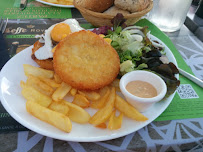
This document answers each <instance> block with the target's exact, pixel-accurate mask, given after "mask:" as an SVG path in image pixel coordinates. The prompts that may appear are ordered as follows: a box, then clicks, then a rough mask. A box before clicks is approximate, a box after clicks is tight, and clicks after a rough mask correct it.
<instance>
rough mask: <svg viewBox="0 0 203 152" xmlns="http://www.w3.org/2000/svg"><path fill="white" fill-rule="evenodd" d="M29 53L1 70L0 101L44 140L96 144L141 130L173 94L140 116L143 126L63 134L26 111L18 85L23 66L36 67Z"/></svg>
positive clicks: (83, 127)
mask: <svg viewBox="0 0 203 152" xmlns="http://www.w3.org/2000/svg"><path fill="white" fill-rule="evenodd" d="M152 39H154V40H157V41H158V42H160V43H162V42H161V41H160V40H159V39H157V38H156V37H154V36H152ZM162 44H163V43H162ZM163 45H164V46H165V52H166V55H167V57H168V58H169V61H171V62H173V63H174V64H175V65H176V66H177V62H176V59H175V58H174V56H173V54H172V53H171V51H170V50H169V48H168V47H167V46H166V45H165V44H163ZM31 49H32V46H31V47H28V48H26V49H25V50H23V51H22V52H20V53H18V54H17V55H15V56H14V57H13V58H11V59H10V60H9V61H8V62H7V63H6V65H5V66H4V67H3V68H2V70H1V73H0V99H1V102H2V105H3V106H4V108H5V109H6V110H7V111H8V113H9V114H10V115H11V116H12V117H13V118H14V119H15V120H17V121H18V122H19V123H21V124H22V125H23V126H25V127H27V128H29V129H30V130H32V131H34V132H37V133H39V134H42V135H44V136H48V137H52V138H55V139H60V140H66V141H76V142H96V141H104V140H110V139H115V138H118V137H122V136H125V135H128V134H130V133H132V132H135V131H137V130H139V129H141V128H143V127H144V126H146V125H147V124H149V123H150V122H152V121H153V120H154V119H156V118H157V117H158V116H159V115H160V114H161V113H162V112H163V111H164V110H165V109H166V108H167V107H168V105H169V104H170V103H171V101H172V99H173V97H174V94H175V93H173V94H172V95H170V96H169V97H168V98H167V99H165V100H164V101H163V100H162V101H161V102H158V103H156V104H155V105H154V106H153V107H152V108H150V109H149V110H148V111H147V112H144V113H143V114H144V115H145V116H146V117H148V119H149V120H147V121H145V122H138V121H134V120H132V119H129V118H127V117H124V120H123V124H122V127H121V128H120V129H119V130H113V131H111V130H108V129H99V128H96V127H94V126H92V125H90V124H77V123H74V122H73V123H72V125H73V126H72V131H71V132H70V133H65V132H63V131H60V130H59V129H57V128H55V127H53V126H51V125H49V124H47V123H45V122H43V121H40V120H39V119H37V118H35V117H33V116H32V115H30V114H29V113H28V112H27V111H26V108H25V102H26V100H25V98H24V97H23V96H22V95H21V87H20V81H21V80H23V81H26V76H25V75H24V71H23V64H30V65H33V66H37V64H36V63H35V62H34V61H33V60H32V59H31ZM176 77H177V78H178V77H179V75H176ZM71 100H72V99H70V98H69V99H68V101H71ZM87 111H88V112H89V113H90V115H92V114H93V113H95V110H94V109H88V110H87Z"/></svg>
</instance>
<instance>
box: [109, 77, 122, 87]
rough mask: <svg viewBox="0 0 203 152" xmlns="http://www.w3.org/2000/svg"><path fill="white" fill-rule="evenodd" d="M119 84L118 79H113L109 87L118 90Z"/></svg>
mask: <svg viewBox="0 0 203 152" xmlns="http://www.w3.org/2000/svg"><path fill="white" fill-rule="evenodd" d="M119 83H120V80H119V79H115V80H114V81H113V82H112V83H111V84H110V85H111V86H112V87H118V88H119Z"/></svg>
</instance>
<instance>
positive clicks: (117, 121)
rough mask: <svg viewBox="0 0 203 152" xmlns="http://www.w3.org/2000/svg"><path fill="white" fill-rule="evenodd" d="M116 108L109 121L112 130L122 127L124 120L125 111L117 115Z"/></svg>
mask: <svg viewBox="0 0 203 152" xmlns="http://www.w3.org/2000/svg"><path fill="white" fill-rule="evenodd" d="M115 114H116V110H114V111H113V112H112V114H111V116H110V118H109V123H108V129H110V130H116V129H119V128H121V125H122V122H123V113H120V115H119V116H118V117H117V116H116V115H115Z"/></svg>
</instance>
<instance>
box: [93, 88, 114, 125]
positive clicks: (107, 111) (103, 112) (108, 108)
mask: <svg viewBox="0 0 203 152" xmlns="http://www.w3.org/2000/svg"><path fill="white" fill-rule="evenodd" d="M115 96H116V90H115V88H114V87H113V88H112V89H111V91H110V94H109V97H108V99H107V101H106V104H105V106H104V107H103V108H101V109H99V110H98V111H97V112H96V113H95V114H94V115H93V116H92V117H91V118H90V120H89V123H90V124H93V125H95V126H97V125H99V124H101V123H104V122H106V121H107V120H108V118H109V117H110V115H111V113H112V111H113V108H114V101H115Z"/></svg>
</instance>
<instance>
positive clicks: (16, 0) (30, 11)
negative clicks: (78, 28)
mask: <svg viewBox="0 0 203 152" xmlns="http://www.w3.org/2000/svg"><path fill="white" fill-rule="evenodd" d="M19 7H20V0H1V4H0V17H1V16H2V17H6V18H7V17H8V18H9V19H41V18H72V14H71V9H70V8H61V7H51V6H49V5H43V4H41V3H39V2H37V1H35V0H28V4H27V7H26V8H25V9H24V10H23V11H21V10H20V9H19Z"/></svg>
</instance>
